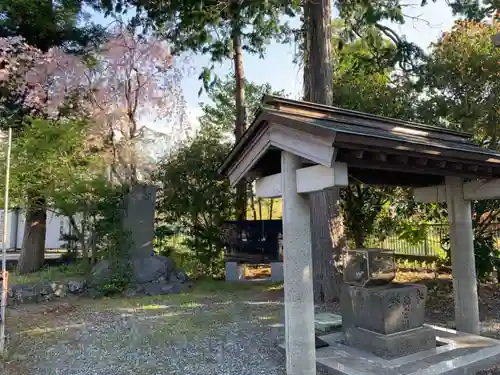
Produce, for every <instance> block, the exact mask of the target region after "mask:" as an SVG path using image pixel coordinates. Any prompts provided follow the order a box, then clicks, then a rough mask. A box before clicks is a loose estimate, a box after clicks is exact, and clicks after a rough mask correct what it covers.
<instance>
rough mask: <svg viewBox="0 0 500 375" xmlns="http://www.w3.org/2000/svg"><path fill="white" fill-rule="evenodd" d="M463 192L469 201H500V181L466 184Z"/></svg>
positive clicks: (481, 181) (480, 181)
mask: <svg viewBox="0 0 500 375" xmlns="http://www.w3.org/2000/svg"><path fill="white" fill-rule="evenodd" d="M463 190H464V198H465V199H467V200H476V199H478V200H480V199H500V179H496V180H489V181H485V180H478V181H471V182H466V183H465V184H464V187H463Z"/></svg>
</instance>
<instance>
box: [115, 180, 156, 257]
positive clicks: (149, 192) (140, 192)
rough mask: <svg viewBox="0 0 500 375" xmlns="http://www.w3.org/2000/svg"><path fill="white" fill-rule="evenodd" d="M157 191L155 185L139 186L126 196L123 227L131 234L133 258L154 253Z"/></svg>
mask: <svg viewBox="0 0 500 375" xmlns="http://www.w3.org/2000/svg"><path fill="white" fill-rule="evenodd" d="M156 190H157V187H156V186H154V185H146V184H137V185H134V186H132V187H131V189H130V191H129V192H128V194H127V195H126V196H125V218H124V220H123V225H124V227H125V229H126V230H127V231H128V232H129V234H130V241H131V243H132V246H131V249H130V250H131V252H132V254H131V255H132V258H141V257H148V256H151V254H152V253H153V238H154V222H155V206H156Z"/></svg>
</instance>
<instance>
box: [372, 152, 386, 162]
mask: <svg viewBox="0 0 500 375" xmlns="http://www.w3.org/2000/svg"><path fill="white" fill-rule="evenodd" d="M373 159H374V160H376V161H380V162H382V163H385V162H387V154H384V153H381V152H380V153H379V152H377V153H375V154H373Z"/></svg>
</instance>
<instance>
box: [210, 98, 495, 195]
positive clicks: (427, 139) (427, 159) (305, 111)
mask: <svg viewBox="0 0 500 375" xmlns="http://www.w3.org/2000/svg"><path fill="white" fill-rule="evenodd" d="M268 124H280V125H283V126H286V127H290V128H293V129H296V130H300V131H302V132H305V133H310V134H313V135H316V136H320V137H321V136H327V135H328V136H329V137H332V134H334V137H333V143H332V147H334V148H335V161H337V162H345V163H347V165H348V168H349V173H350V175H351V177H352V178H354V179H358V180H360V181H362V182H365V183H376V184H387V185H401V186H428V185H434V184H437V183H441V182H442V181H443V178H444V176H459V177H463V178H465V179H470V180H473V179H479V178H482V179H484V178H486V179H489V178H498V177H500V153H498V152H495V151H492V150H489V149H485V148H482V147H479V146H477V145H475V144H474V143H473V142H472V140H471V135H470V134H466V133H462V132H457V131H453V130H449V129H443V128H438V127H433V126H429V125H424V124H417V123H412V122H408V121H401V120H396V119H392V118H387V117H382V116H374V115H370V114H367V113H362V112H357V111H351V110H345V109H341V108H336V107H330V106H325V105H318V104H314V103H309V102H304V101H296V100H290V99H284V98H280V97H277V96H264V98H263V99H262V105H261V107H260V109H259V110H258V111H257V113H256V114H255V118H254V121H253V122H252V124H251V125H250V126H249V128H248V129H247V131H246V132H245V133H244V135H243V136H242V138H241V139H240V140H239V141H238V142H237V143H236V145H235V146H234V148H233V149H232V151H231V152H230V154H229V155H228V156H227V158H226V160H225V161H224V163H223V165H222V166H221V167H220V169H219V171H220V172H221V173H223V174H225V173H227V171H228V169H229V168H230V166H231V165H232V164H233V163H235V162H236V161H237V160H238V158H239V157H240V155H241V154H242V151H244V150H245V148H246V147H248V145H249V144H250V143H251V142H252V140H253V139H254V138H255V137H256V135H257V134H258V133H259V131H260V130H261V129H262V128H263V127H265V126H267V125H268ZM279 152H280V150H278V149H275V148H270V149H269V150H268V151H267V152H266V153H265V155H263V156H262V157H261V160H259V162H258V163H257V164H256V166H255V168H254V169H255V170H257V171H258V172H259V173H260V174H261V175H262V174H263V175H267V174H272V173H278V172H279V169H280V158H279Z"/></svg>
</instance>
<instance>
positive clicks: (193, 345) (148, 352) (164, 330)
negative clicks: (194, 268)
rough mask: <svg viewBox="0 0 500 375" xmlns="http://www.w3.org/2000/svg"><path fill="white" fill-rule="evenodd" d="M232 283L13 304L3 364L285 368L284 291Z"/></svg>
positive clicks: (98, 368)
mask: <svg viewBox="0 0 500 375" xmlns="http://www.w3.org/2000/svg"><path fill="white" fill-rule="evenodd" d="M214 286H215V290H214V289H212V288H213V287H214ZM220 287H221V288H222V290H220V289H219V288H220ZM217 289H219V290H217ZM224 289H225V285H224V283H218V284H215V285H212V284H211V285H208V286H206V285H205V286H203V287H200V288H195V290H194V292H193V293H190V294H189V295H180V296H165V297H164V298H133V299H103V300H91V299H72V300H66V301H65V302H64V303H51V304H45V305H25V306H23V307H20V308H17V309H15V310H10V311H9V316H8V327H9V329H8V331H9V334H10V340H9V351H8V353H7V356H6V358H5V361H4V364H3V367H2V370H1V371H2V373H3V374H9V375H10V374H12V375H14V374H15V375H25V374H26V375H27V374H33V375H38V374H40V375H42V374H43V375H45V374H47V375H49V374H50V375H52V374H54V375H57V374H72V375H83V374H99V375H100V374H103V375H104V374H105V375H118V374H120V375H122V374H123V375H126V374H144V375H149V374H151V375H152V374H172V375H174V374H179V375H181V374H182V375H189V374H193V375H194V374H249V375H250V374H252V375H254V374H284V368H283V361H282V359H281V356H280V355H279V354H278V352H277V350H276V345H277V343H278V342H279V340H281V339H282V338H281V337H280V336H281V333H282V329H281V328H280V324H278V323H279V322H280V319H281V311H282V305H281V302H279V300H280V296H279V294H280V293H279V292H276V291H274V290H273V288H272V287H269V286H262V285H242V286H239V287H237V288H236V290H234V289H233V290H231V291H229V290H224Z"/></svg>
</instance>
